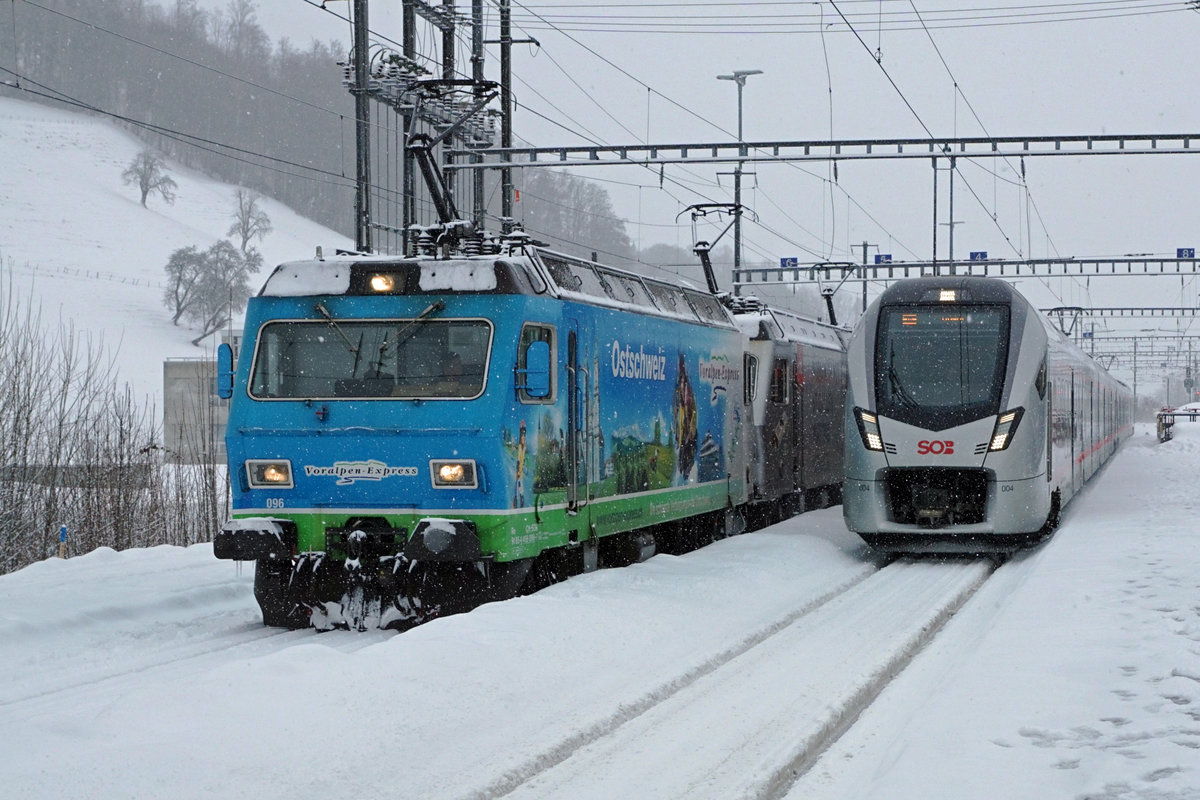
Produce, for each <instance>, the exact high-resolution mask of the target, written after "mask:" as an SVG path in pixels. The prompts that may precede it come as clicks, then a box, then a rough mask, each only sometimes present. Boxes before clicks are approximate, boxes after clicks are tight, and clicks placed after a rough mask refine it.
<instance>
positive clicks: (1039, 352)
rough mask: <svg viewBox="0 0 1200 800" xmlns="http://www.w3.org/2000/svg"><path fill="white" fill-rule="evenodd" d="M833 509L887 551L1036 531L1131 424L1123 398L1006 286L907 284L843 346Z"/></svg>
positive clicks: (1017, 540) (974, 543) (969, 546)
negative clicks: (839, 472)
mask: <svg viewBox="0 0 1200 800" xmlns="http://www.w3.org/2000/svg"><path fill="white" fill-rule="evenodd" d="M848 362H849V363H848V370H849V376H850V385H849V390H848V392H847V395H846V413H845V459H844V481H843V505H842V509H843V516H844V517H845V520H846V525H847V527H849V529H850V530H852V531H854V532H856V533H857V534H858V535H859V536H861V537H862V538H863V540H864V541H866V542H867V544H869V545H871V546H873V547H875V548H878V549H881V550H885V551H893V552H993V551H1006V550H1012V549H1015V548H1019V547H1021V546H1025V545H1028V544H1031V543H1033V542H1035V541H1037V540H1039V539H1041V538H1043V537H1044V536H1046V535H1048V534H1049V533H1050V532H1051V531H1052V530H1053V528H1054V526H1055V525H1056V524H1057V521H1058V516H1059V513H1060V512H1061V510H1062V509H1063V508H1064V507H1066V504H1067V503H1068V502H1069V501H1070V500H1071V498H1072V497H1073V496H1074V495H1075V494H1076V493H1077V492H1078V491H1079V490H1080V489H1081V488H1082V487H1083V485H1084V483H1086V482H1087V481H1088V479H1090V478H1091V477H1092V476H1093V475H1094V474H1095V473H1096V471H1097V470H1098V469H1099V468H1100V466H1101V465H1102V464H1103V463H1104V462H1105V461H1106V460H1108V458H1109V457H1110V456H1111V455H1112V454H1113V452H1115V450H1116V448H1117V446H1118V444H1119V443H1120V441H1121V439H1122V438H1124V437H1126V436H1128V435H1129V434H1130V433H1132V430H1133V397H1132V393H1131V392H1130V390H1129V389H1128V387H1126V386H1125V385H1124V384H1123V383H1121V382H1120V381H1118V380H1116V379H1115V378H1113V377H1112V376H1111V375H1109V374H1108V373H1107V372H1106V371H1105V370H1104V369H1102V368H1101V367H1100V366H1099V365H1098V364H1096V363H1095V361H1093V360H1092V359H1091V358H1090V357H1089V356H1088V355H1087V354H1085V353H1084V352H1083V351H1081V350H1080V349H1079V348H1077V347H1075V346H1074V345H1073V344H1071V342H1070V341H1068V340H1067V338H1066V337H1065V336H1064V335H1063V334H1062V333H1061V332H1059V331H1058V330H1057V329H1056V328H1055V327H1054V326H1053V325H1052V324H1051V323H1050V321H1049V320H1048V319H1046V318H1045V316H1043V315H1042V314H1040V313H1038V311H1037V309H1035V308H1034V307H1033V306H1031V305H1030V304H1029V302H1028V301H1027V300H1026V299H1025V298H1024V297H1022V296H1021V295H1020V294H1019V293H1018V292H1017V291H1016V290H1015V289H1013V288H1012V286H1010V285H1009V284H1008V283H1006V282H1004V281H1002V280H997V279H993V278H970V277H932V278H913V279H909V280H904V281H900V282H897V283H895V284H893V285H892V286H891V287H889V288H888V289H887V290H886V291H885V292H884V293H883V294H882V295H881V296H880V297H879V299H878V300H877V301H876V302H875V303H874V304H873V305H872V306H871V307H870V308H869V309H868V310H867V312H866V313H865V314H863V316H862V318H861V319H860V320H859V322H858V324H857V326H856V327H855V330H854V334H853V336H852V338H851V341H850V344H849V348H848Z"/></svg>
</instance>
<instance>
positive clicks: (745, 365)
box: [742, 353, 758, 405]
mask: <svg viewBox="0 0 1200 800" xmlns="http://www.w3.org/2000/svg"><path fill="white" fill-rule="evenodd" d="M757 396H758V358H756V357H755V356H752V355H750V354H749V353H745V354H744V355H743V356H742V402H743V403H744V404H745V405H750V404H751V403H753V402H754V398H755V397H757Z"/></svg>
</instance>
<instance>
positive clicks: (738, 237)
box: [717, 69, 762, 270]
mask: <svg viewBox="0 0 1200 800" xmlns="http://www.w3.org/2000/svg"><path fill="white" fill-rule="evenodd" d="M751 75H762V70H761V69H735V70H734V71H733V74H732V75H718V76H717V80H719V81H733V82H734V83H736V84H737V92H738V130H737V136H738V144H739V145H741V144H742V143H743V142H742V89H743V88H745V86H746V78H748V77H749V76H751ZM739 149H740V148H739ZM733 205H734V216H733V268H734V269H735V270H738V269H741V267H742V162H741V161H738V162H737V166H736V167H734V169H733Z"/></svg>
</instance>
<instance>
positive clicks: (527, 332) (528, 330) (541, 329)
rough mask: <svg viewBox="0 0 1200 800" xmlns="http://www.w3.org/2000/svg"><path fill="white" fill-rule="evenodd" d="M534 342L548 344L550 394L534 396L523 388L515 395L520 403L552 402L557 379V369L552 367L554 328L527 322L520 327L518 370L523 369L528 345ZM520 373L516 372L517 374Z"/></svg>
mask: <svg viewBox="0 0 1200 800" xmlns="http://www.w3.org/2000/svg"><path fill="white" fill-rule="evenodd" d="M534 342H545V343H546V344H548V345H550V394H548V395H547V396H545V397H534V396H533V395H531V394H529V393H528V392H526V391H525V390H524V389H518V390H517V395H518V396H519V397H520V398H521V402H522V403H553V402H554V394H555V392H554V389H555V382H556V380H557V375H556V372H557V370H555V369H554V364H555V357H554V355H555V354H554V328H553V327H551V326H549V325H538V324H535V323H527V324H526V325H525V326H524V327H523V328H521V339H520V341H519V342H518V343H517V369H518V370H521V369H525V367H526V363H525V358H526V355H527V354H528V352H529V345H531V344H533V343H534ZM520 374H521V373H518V375H520Z"/></svg>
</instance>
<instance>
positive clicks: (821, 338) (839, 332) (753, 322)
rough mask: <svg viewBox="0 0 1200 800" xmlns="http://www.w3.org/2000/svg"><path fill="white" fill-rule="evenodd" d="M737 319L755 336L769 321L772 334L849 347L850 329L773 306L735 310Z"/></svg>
mask: <svg viewBox="0 0 1200 800" xmlns="http://www.w3.org/2000/svg"><path fill="white" fill-rule="evenodd" d="M734 320H735V321H736V322H737V324H738V327H739V328H741V329H742V331H744V332H745V333H746V335H747V336H749V337H751V338H754V337H756V336H758V335H759V332H760V331H761V330H762V329H763V326H764V324H765V326H766V329H767V330H768V331H769V332H770V334H771V336H772V338H779V339H783V340H784V341H788V342H795V343H797V344H809V345H813V346H816V347H826V348H832V349H836V350H841V349H844V348H845V342H846V337H847V336H848V335H849V331H847V330H845V329H843V328H838V327H835V326H833V325H830V324H829V323H827V322H821V321H820V320H816V319H811V318H809V317H802V316H800V315H799V314H795V313H792V312H789V311H783V310H781V309H776V308H771V307H769V306H765V307H763V308H762V309H761V310H759V311H749V312H742V313H738V314H735V315H734Z"/></svg>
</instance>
